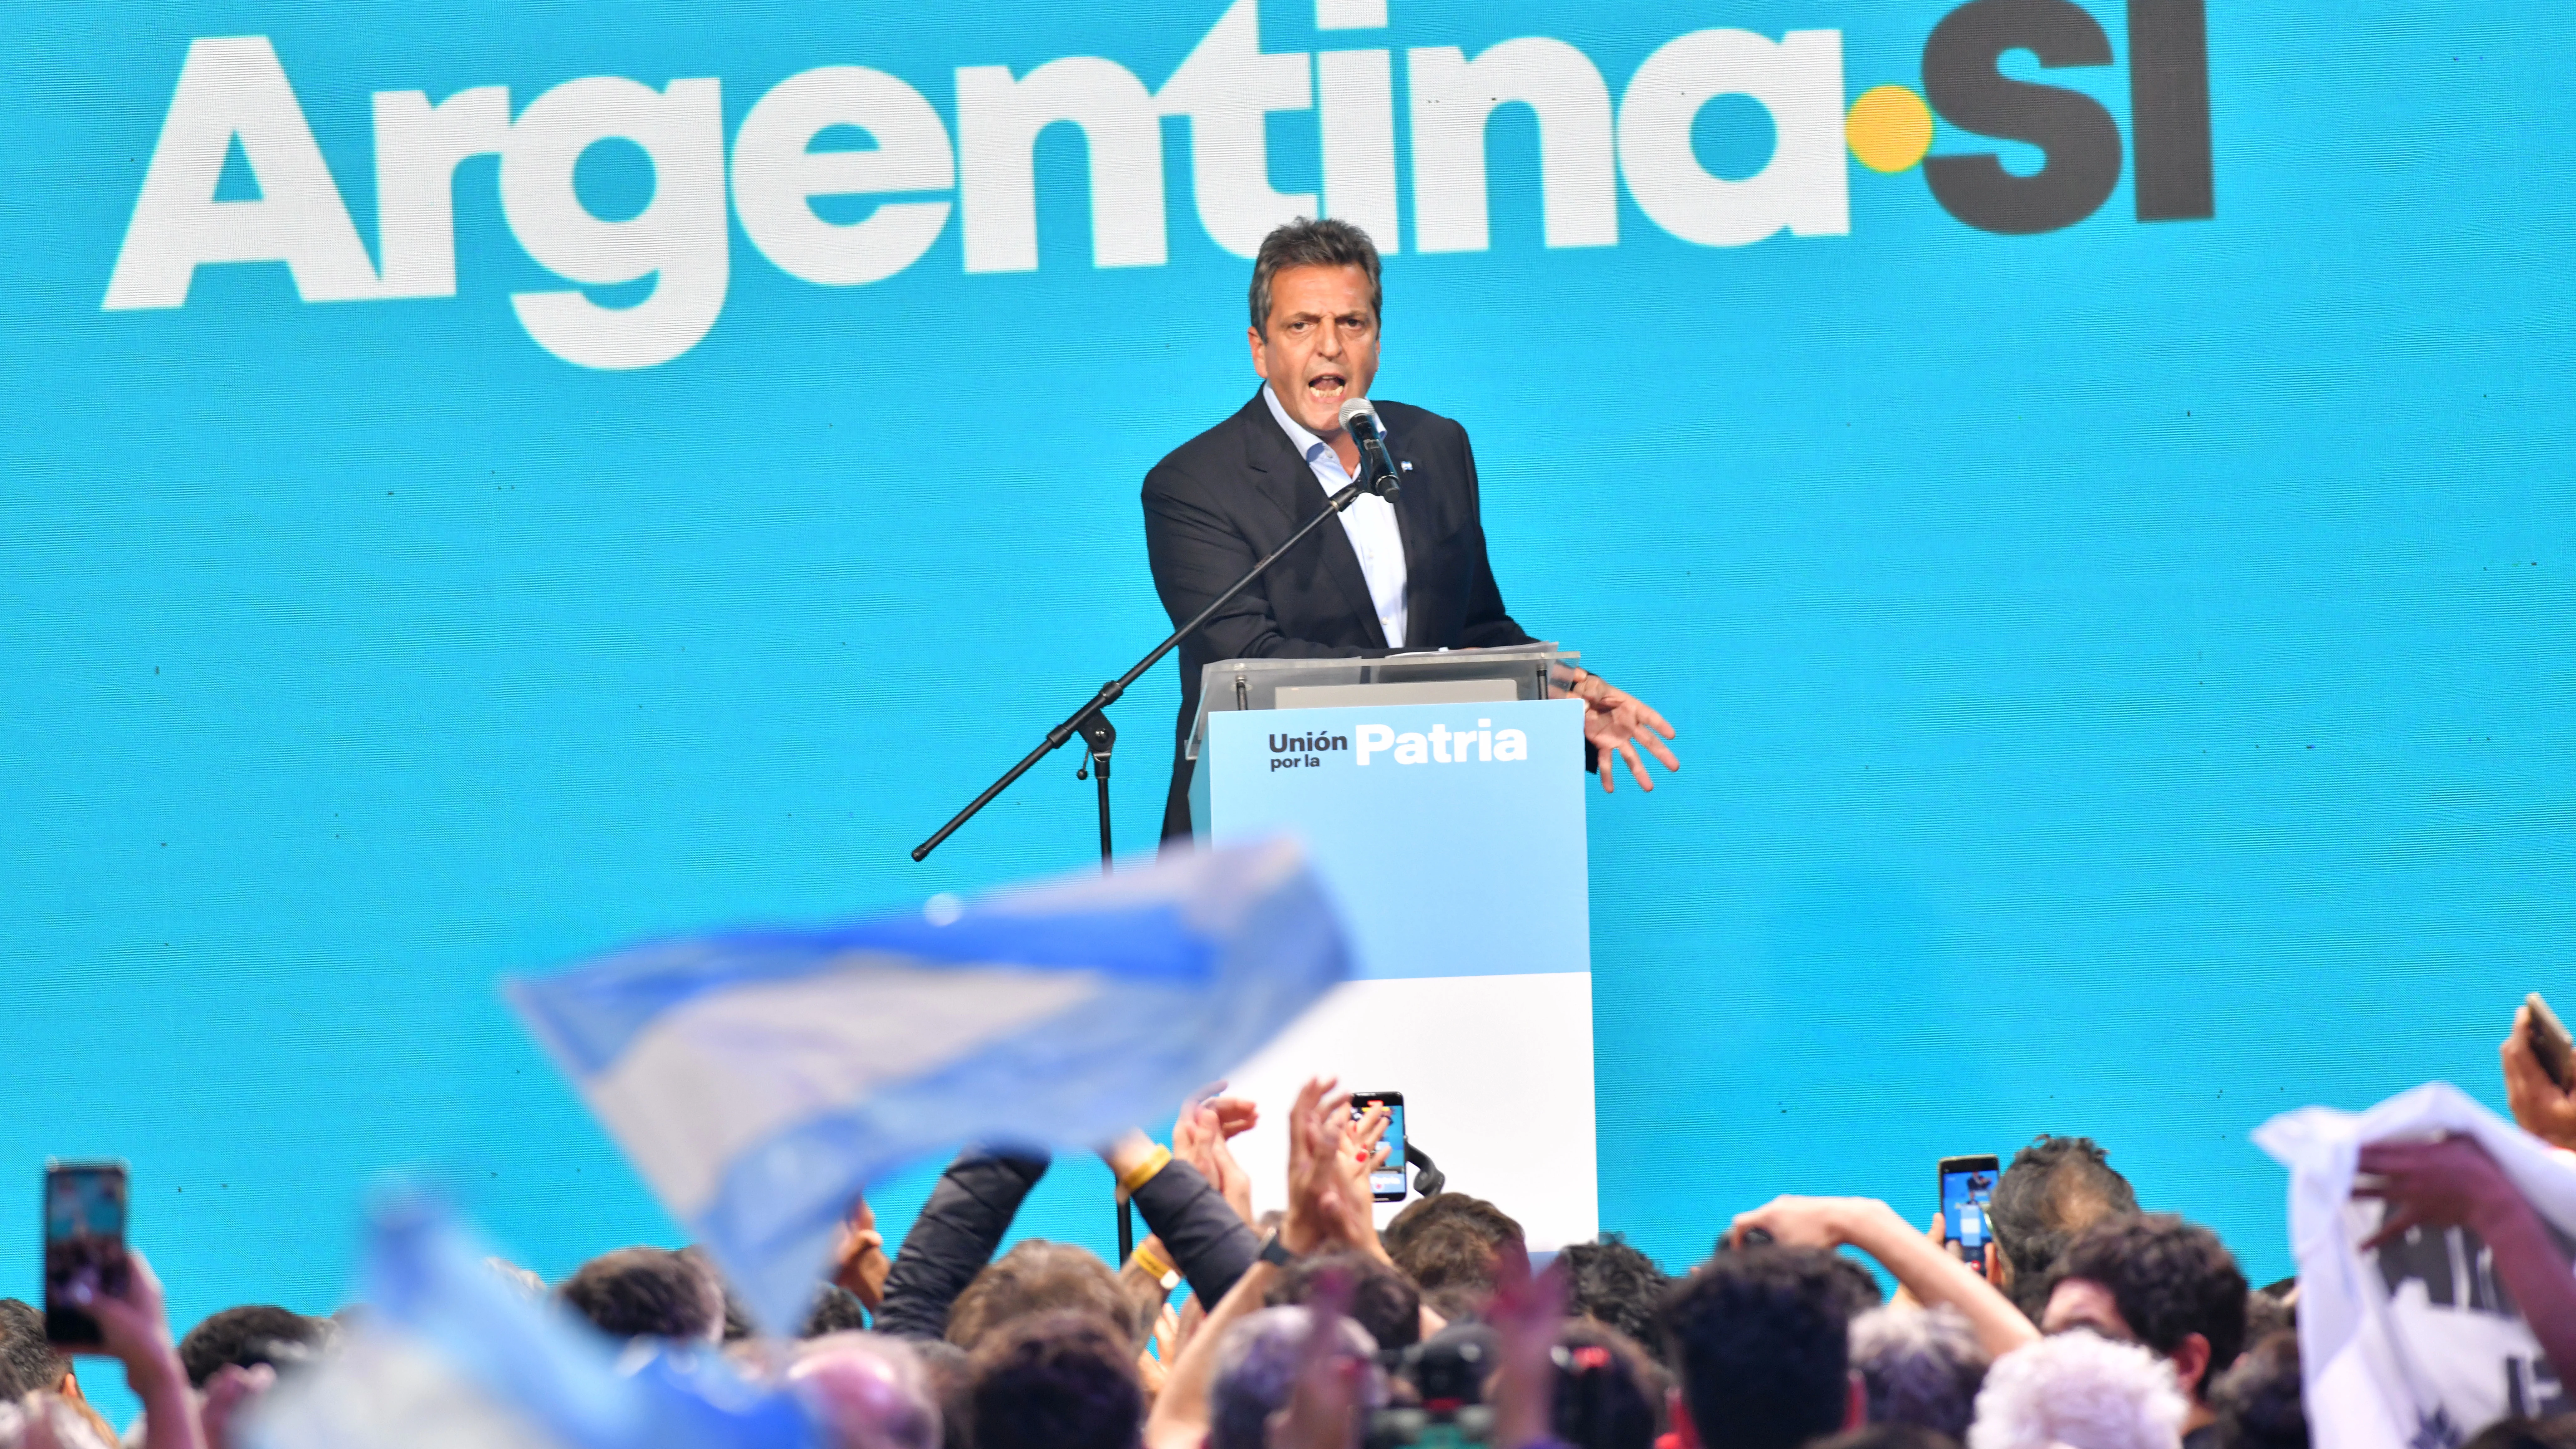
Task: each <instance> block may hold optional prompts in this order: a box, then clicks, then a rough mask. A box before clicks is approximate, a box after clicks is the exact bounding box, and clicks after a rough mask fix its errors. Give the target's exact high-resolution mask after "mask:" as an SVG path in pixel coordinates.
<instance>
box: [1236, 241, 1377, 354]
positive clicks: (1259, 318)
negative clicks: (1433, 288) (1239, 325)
mask: <svg viewBox="0 0 2576 1449" xmlns="http://www.w3.org/2000/svg"><path fill="white" fill-rule="evenodd" d="M1290 267H1357V268H1359V269H1360V270H1361V271H1363V272H1366V273H1368V284H1369V315H1370V316H1371V317H1375V318H1383V317H1384V316H1385V315H1386V287H1385V284H1384V283H1382V282H1381V281H1380V280H1379V279H1378V264H1377V243H1376V242H1373V241H1370V240H1369V234H1368V233H1367V232H1364V231H1362V230H1360V229H1359V228H1358V227H1356V226H1353V225H1351V224H1350V223H1349V222H1347V221H1339V220H1336V219H1334V218H1331V217H1324V218H1321V219H1318V218H1315V217H1309V216H1301V217H1299V218H1297V219H1296V220H1295V221H1292V222H1289V223H1287V224H1286V225H1284V226H1278V227H1273V228H1272V229H1271V232H1270V235H1268V236H1266V237H1263V238H1262V239H1261V252H1260V255H1258V256H1256V257H1254V258H1253V259H1252V330H1253V331H1255V332H1261V333H1267V332H1268V331H1269V330H1270V283H1271V279H1273V278H1275V277H1277V276H1278V275H1279V274H1280V273H1281V272H1283V271H1286V270H1287V269H1288V268H1290Z"/></svg>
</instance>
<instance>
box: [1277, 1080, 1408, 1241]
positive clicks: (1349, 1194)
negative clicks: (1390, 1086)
mask: <svg viewBox="0 0 2576 1449" xmlns="http://www.w3.org/2000/svg"><path fill="white" fill-rule="evenodd" d="M1340 1086H1341V1084H1340V1083H1339V1082H1338V1081H1335V1080H1333V1079H1331V1078H1327V1077H1316V1078H1313V1079H1311V1080H1309V1081H1308V1082H1307V1083H1306V1085H1305V1086H1304V1087H1303V1088H1302V1089H1300V1090H1299V1091H1298V1093H1297V1104H1296V1105H1295V1106H1294V1107H1292V1108H1290V1109H1289V1118H1288V1216H1287V1219H1286V1220H1285V1221H1284V1222H1282V1223H1281V1224H1280V1228H1279V1237H1280V1243H1281V1245H1282V1246H1283V1247H1285V1248H1287V1249H1288V1251H1290V1252H1292V1253H1306V1252H1311V1251H1313V1250H1314V1249H1315V1248H1316V1247H1317V1246H1318V1245H1319V1244H1322V1243H1328V1242H1330V1243H1340V1244H1342V1245H1344V1246H1346V1247H1351V1248H1356V1249H1358V1250H1359V1251H1361V1252H1364V1253H1367V1254H1369V1255H1370V1256H1372V1257H1376V1258H1381V1259H1382V1258H1384V1257H1385V1256H1386V1249H1385V1248H1384V1247H1383V1246H1382V1245H1380V1244H1379V1242H1378V1238H1377V1223H1376V1220H1375V1218H1374V1217H1373V1216H1372V1213H1373V1210H1374V1208H1375V1203H1376V1199H1375V1198H1374V1197H1373V1196H1372V1195H1371V1194H1370V1192H1369V1186H1368V1177H1369V1173H1370V1172H1371V1171H1372V1170H1373V1169H1375V1168H1376V1167H1377V1166H1379V1165H1380V1164H1381V1163H1383V1162H1384V1161H1385V1160H1386V1153H1387V1149H1386V1147H1385V1145H1384V1144H1383V1142H1382V1141H1381V1139H1383V1138H1384V1137H1385V1136H1386V1128H1387V1114H1386V1109H1385V1108H1383V1107H1372V1108H1370V1109H1369V1112H1368V1114H1367V1115H1366V1116H1364V1117H1362V1118H1360V1119H1359V1120H1358V1121H1353V1120H1351V1117H1350V1111H1349V1109H1348V1108H1347V1107H1345V1106H1344V1105H1343V1098H1342V1096H1341V1093H1340V1090H1339V1089H1340Z"/></svg>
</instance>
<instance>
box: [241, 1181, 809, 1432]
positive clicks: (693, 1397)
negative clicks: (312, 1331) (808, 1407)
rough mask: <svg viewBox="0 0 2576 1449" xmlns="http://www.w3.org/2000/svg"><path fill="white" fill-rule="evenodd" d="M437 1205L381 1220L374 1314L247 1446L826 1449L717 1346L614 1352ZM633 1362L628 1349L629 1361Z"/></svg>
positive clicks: (391, 1208)
mask: <svg viewBox="0 0 2576 1449" xmlns="http://www.w3.org/2000/svg"><path fill="white" fill-rule="evenodd" d="M485 1262H486V1260H485V1258H484V1249H483V1248H482V1247H481V1246H480V1245H479V1244H477V1243H476V1242H475V1241H474V1240H473V1239H472V1238H471V1237H470V1236H469V1235H468V1234H467V1233H466V1231H465V1230H464V1229H463V1228H462V1227H459V1226H458V1225H457V1224H456V1223H455V1222H453V1221H452V1220H451V1219H450V1218H449V1217H448V1215H447V1213H446V1210H445V1208H444V1207H443V1206H442V1205H441V1204H439V1203H438V1202H436V1201H435V1200H430V1199H423V1198H416V1197H408V1198H402V1199H398V1200H395V1201H392V1202H389V1203H387V1204H385V1205H384V1206H382V1207H381V1208H380V1209H379V1210H378V1211H377V1213H376V1214H375V1221H374V1223H373V1226H372V1230H371V1232H370V1234H369V1240H368V1245H367V1256H366V1301H367V1303H368V1305H369V1307H370V1308H372V1309H373V1310H374V1311H373V1312H372V1313H371V1314H369V1315H368V1317H367V1318H365V1319H364V1320H363V1321H362V1322H361V1323H360V1325H359V1327H358V1328H357V1329H356V1330H355V1332H354V1333H353V1334H352V1336H351V1339H350V1341H349V1342H348V1343H347V1345H346V1346H345V1347H344V1348H343V1350H342V1351H341V1352H339V1353H336V1354H333V1355H331V1356H330V1357H328V1358H326V1359H324V1360H323V1361H322V1362H321V1363H319V1364H316V1365H314V1366H313V1367H311V1368H310V1369H307V1370H305V1371H303V1372H299V1373H296V1374H294V1375H291V1376H290V1377H288V1378H287V1379H286V1381H285V1382H283V1383H281V1384H280V1385H279V1386H278V1388H277V1390H276V1392H275V1393H273V1394H271V1395H269V1396H267V1397H266V1398H264V1399H262V1400H261V1401H260V1402H259V1404H258V1406H257V1407H256V1409H254V1411H253V1414H252V1418H251V1421H250V1423H249V1424H248V1425H247V1426H246V1427H247V1430H248V1433H247V1436H246V1438H247V1442H248V1443H250V1444H251V1445H252V1446H254V1449H819V1446H821V1445H822V1444H824V1443H825V1442H827V1439H826V1436H825V1435H823V1434H821V1433H819V1432H817V1429H816V1426H815V1423H814V1421H813V1420H812V1419H811V1418H810V1417H809V1416H808V1415H807V1413H806V1412H805V1410H804V1409H803V1408H801V1407H800V1406H799V1405H798V1404H797V1401H796V1400H795V1399H794V1398H793V1397H792V1396H790V1395H788V1394H786V1393H783V1392H779V1391H777V1390H773V1389H766V1388H762V1387H760V1386H758V1385H755V1384H751V1383H747V1382H745V1381H744V1380H742V1379H741V1378H739V1377H738V1376H736V1375H735V1373H734V1372H733V1370H732V1368H731V1367H730V1366H729V1365H727V1364H726V1362H725V1361H724V1359H723V1358H722V1357H721V1356H719V1355H717V1354H716V1353H715V1352H714V1351H713V1349H712V1348H708V1349H704V1350H701V1351H698V1352H694V1353H690V1352H684V1351H679V1350H674V1349H672V1348H669V1347H665V1348H663V1349H661V1350H659V1351H658V1352H656V1353H654V1354H653V1355H652V1356H651V1357H649V1358H647V1359H644V1360H643V1361H642V1362H641V1363H634V1364H631V1366H622V1365H621V1364H620V1362H619V1358H620V1353H621V1348H622V1347H623V1346H621V1345H620V1344H618V1343H616V1342H614V1341H612V1340H610V1339H609V1338H607V1337H605V1336H604V1335H602V1334H600V1333H599V1332H598V1331H597V1330H595V1329H593V1328H592V1327H591V1326H590V1325H589V1324H587V1323H584V1322H582V1321H581V1320H579V1319H577V1318H575V1317H573V1316H572V1315H571V1314H570V1313H568V1312H566V1311H564V1310H563V1309H562V1308H561V1307H559V1306H557V1305H555V1304H553V1303H548V1302H543V1301H531V1300H529V1299H528V1298H527V1297H526V1296H524V1295H523V1294H521V1293H520V1291H519V1290H518V1288H517V1287H516V1286H514V1285H512V1284H508V1283H505V1282H503V1281H502V1279H501V1277H500V1275H499V1274H497V1273H495V1272H493V1271H492V1270H491V1269H490V1268H489V1267H487V1266H485ZM627 1352H628V1353H629V1356H630V1358H631V1350H628V1351H627Z"/></svg>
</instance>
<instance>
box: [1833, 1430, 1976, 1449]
mask: <svg viewBox="0 0 2576 1449" xmlns="http://www.w3.org/2000/svg"><path fill="white" fill-rule="evenodd" d="M1807 1449H1959V1441H1958V1440H1956V1439H1953V1438H1951V1437H1950V1436H1949V1435H1947V1434H1944V1433H1942V1432H1941V1431H1940V1430H1938V1429H1926V1428H1924V1427H1923V1426H1922V1425H1920V1424H1872V1425H1870V1426H1868V1427H1867V1428H1863V1429H1854V1430H1852V1431H1851V1432H1850V1433H1848V1434H1836V1435H1835V1436H1834V1437H1832V1438H1830V1439H1819V1440H1817V1441H1816V1442H1815V1443H1813V1444H1810V1445H1808V1446H1807Z"/></svg>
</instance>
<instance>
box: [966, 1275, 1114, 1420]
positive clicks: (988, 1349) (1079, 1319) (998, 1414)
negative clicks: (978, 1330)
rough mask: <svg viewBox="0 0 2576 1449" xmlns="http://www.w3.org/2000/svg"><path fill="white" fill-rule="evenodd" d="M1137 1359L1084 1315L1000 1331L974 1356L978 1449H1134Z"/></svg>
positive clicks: (1051, 1316) (1041, 1316)
mask: <svg viewBox="0 0 2576 1449" xmlns="http://www.w3.org/2000/svg"><path fill="white" fill-rule="evenodd" d="M1134 1358H1135V1349H1134V1348H1133V1347H1132V1346H1130V1345H1129V1344H1128V1343H1127V1341H1126V1340H1125V1339H1124V1338H1123V1337H1121V1336H1120V1335H1118V1334H1116V1333H1113V1332H1111V1330H1110V1326H1109V1324H1108V1323H1106V1322H1104V1321H1102V1319H1101V1317H1100V1315H1098V1314H1097V1313H1092V1312H1088V1311H1085V1310H1082V1309H1059V1310H1056V1311H1053V1312H1046V1313H1038V1314H1034V1315H1030V1316H1027V1317H1022V1318H1016V1319H1013V1320H1011V1321H1009V1322H1007V1323H1003V1324H1001V1325H999V1326H997V1327H996V1328H995V1329H994V1330H993V1331H992V1333H991V1334H989V1335H988V1336H987V1337H986V1339H985V1341H984V1342H983V1343H982V1344H981V1345H980V1346H978V1347H977V1348H976V1350H975V1353H974V1374H975V1378H974V1385H973V1388H972V1389H971V1390H970V1391H969V1392H970V1395H971V1399H972V1404H973V1408H972V1411H971V1412H972V1414H973V1417H974V1427H975V1449H1135V1445H1136V1444H1137V1442H1138V1441H1139V1439H1140V1437H1141V1436H1142V1434H1143V1431H1144V1426H1145V1390H1144V1388H1143V1386H1142V1385H1140V1384H1139V1383H1138V1382H1137V1381H1136V1366H1135V1363H1134Z"/></svg>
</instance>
